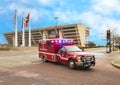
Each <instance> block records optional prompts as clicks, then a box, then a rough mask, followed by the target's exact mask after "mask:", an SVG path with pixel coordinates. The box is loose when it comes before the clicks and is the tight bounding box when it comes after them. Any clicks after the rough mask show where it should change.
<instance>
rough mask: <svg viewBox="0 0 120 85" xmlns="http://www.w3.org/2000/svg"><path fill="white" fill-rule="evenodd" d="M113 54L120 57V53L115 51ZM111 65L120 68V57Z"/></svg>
mask: <svg viewBox="0 0 120 85" xmlns="http://www.w3.org/2000/svg"><path fill="white" fill-rule="evenodd" d="M112 54H113V55H119V56H120V51H114V52H112ZM111 64H112V65H113V66H115V67H118V68H120V57H119V58H118V59H115V60H113V61H111Z"/></svg>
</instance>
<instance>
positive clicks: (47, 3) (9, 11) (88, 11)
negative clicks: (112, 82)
mask: <svg viewBox="0 0 120 85" xmlns="http://www.w3.org/2000/svg"><path fill="white" fill-rule="evenodd" d="M15 9H17V23H18V30H19V31H21V30H22V28H21V25H22V15H23V13H24V15H23V17H24V18H25V17H26V16H27V15H28V13H30V23H29V24H30V27H31V29H36V28H42V27H47V26H55V17H58V19H57V24H58V25H68V24H84V25H85V26H86V27H89V28H90V36H89V37H88V38H87V41H93V42H95V43H96V44H97V45H105V43H106V41H105V40H104V38H105V34H106V30H107V29H110V30H111V31H116V33H117V34H120V0H0V10H1V11H0V43H2V44H6V43H7V41H6V39H5V38H4V35H3V34H4V33H7V32H13V31H14V30H15V25H14V13H15ZM25 29H26V30H28V27H26V28H25Z"/></svg>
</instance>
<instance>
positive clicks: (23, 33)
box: [22, 13, 25, 47]
mask: <svg viewBox="0 0 120 85" xmlns="http://www.w3.org/2000/svg"><path fill="white" fill-rule="evenodd" d="M23 16H24V13H23V15H22V20H23V21H22V25H23V26H22V46H23V47H24V46H25V31H24V17H23Z"/></svg>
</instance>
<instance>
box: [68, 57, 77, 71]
mask: <svg viewBox="0 0 120 85" xmlns="http://www.w3.org/2000/svg"><path fill="white" fill-rule="evenodd" d="M68 66H69V68H70V69H75V67H76V65H75V62H74V60H72V59H71V60H69V62H68Z"/></svg>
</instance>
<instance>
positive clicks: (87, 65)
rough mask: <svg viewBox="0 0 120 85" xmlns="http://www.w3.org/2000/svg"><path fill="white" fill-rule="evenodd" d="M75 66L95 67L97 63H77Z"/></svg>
mask: <svg viewBox="0 0 120 85" xmlns="http://www.w3.org/2000/svg"><path fill="white" fill-rule="evenodd" d="M75 64H76V66H82V67H90V66H95V61H87V62H82V61H78V62H75Z"/></svg>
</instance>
